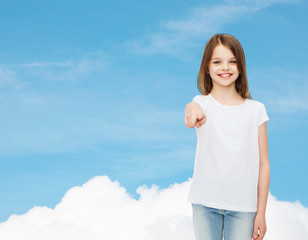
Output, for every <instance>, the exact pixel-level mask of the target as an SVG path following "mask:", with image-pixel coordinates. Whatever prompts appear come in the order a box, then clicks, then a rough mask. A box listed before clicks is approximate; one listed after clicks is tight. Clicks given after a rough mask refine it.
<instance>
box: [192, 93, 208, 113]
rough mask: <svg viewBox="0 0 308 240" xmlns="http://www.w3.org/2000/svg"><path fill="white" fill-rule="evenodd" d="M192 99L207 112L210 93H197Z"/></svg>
mask: <svg viewBox="0 0 308 240" xmlns="http://www.w3.org/2000/svg"><path fill="white" fill-rule="evenodd" d="M192 101H193V102H195V103H198V104H199V105H200V106H201V108H202V109H203V110H204V112H206V110H207V108H208V104H209V95H203V94H200V95H196V96H195V97H193V99H192Z"/></svg>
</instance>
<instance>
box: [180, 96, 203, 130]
mask: <svg viewBox="0 0 308 240" xmlns="http://www.w3.org/2000/svg"><path fill="white" fill-rule="evenodd" d="M205 121H206V116H205V114H204V112H203V110H202V108H201V107H200V105H199V104H198V103H195V102H191V103H188V104H187V105H186V107H185V125H186V126H187V127H189V128H193V127H194V126H196V127H197V128H198V127H201V126H202V125H203V124H204V123H205Z"/></svg>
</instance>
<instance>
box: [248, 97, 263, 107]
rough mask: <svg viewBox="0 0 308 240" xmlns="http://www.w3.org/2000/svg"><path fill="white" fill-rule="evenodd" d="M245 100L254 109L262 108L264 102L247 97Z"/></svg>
mask: <svg viewBox="0 0 308 240" xmlns="http://www.w3.org/2000/svg"><path fill="white" fill-rule="evenodd" d="M247 102H248V103H249V105H250V106H251V107H252V108H254V109H255V110H259V109H261V108H264V104H263V103H262V102H260V101H258V100H253V99H248V98H247Z"/></svg>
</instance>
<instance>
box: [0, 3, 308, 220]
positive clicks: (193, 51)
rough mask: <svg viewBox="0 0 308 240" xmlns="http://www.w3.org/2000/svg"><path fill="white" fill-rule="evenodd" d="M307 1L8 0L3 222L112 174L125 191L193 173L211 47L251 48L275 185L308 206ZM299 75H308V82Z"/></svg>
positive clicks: (3, 21)
mask: <svg viewBox="0 0 308 240" xmlns="http://www.w3.org/2000/svg"><path fill="white" fill-rule="evenodd" d="M307 10H308V4H307V1H303V0H302V1H300V0H298V1H292V0H289V1H288V0H281V1H279V0H269V1H263V0H261V1H248V0H242V1H241V0H239V1H237V0H234V1H232V0H229V1H206V2H203V1H174V0H166V1H76V0H75V1H65V2H63V1H57V0H56V1H52V2H51V1H1V2H0V30H1V37H0V112H1V118H0V126H1V134H0V196H1V198H0V199H1V200H0V201H1V204H0V221H5V220H6V219H7V218H8V217H9V216H10V215H12V214H23V213H25V212H27V210H28V209H30V208H32V207H33V206H35V205H36V206H48V207H54V206H55V204H56V203H58V202H59V201H60V200H61V198H62V197H63V195H64V193H65V192H66V191H67V190H68V189H70V188H71V187H73V186H78V185H81V184H83V183H84V182H86V181H88V180H89V179H90V178H92V177H94V176H99V175H108V176H109V177H110V178H111V179H112V180H117V181H119V182H120V183H121V185H123V186H125V187H126V188H127V190H128V191H129V193H131V194H133V195H136V197H138V195H137V194H136V193H135V191H136V188H137V187H138V186H141V185H143V184H146V185H149V186H150V185H152V184H157V185H159V186H160V187H167V186H169V185H170V184H172V183H175V182H183V181H186V180H187V179H188V178H189V177H191V176H192V171H193V163H194V154H195V145H196V134H195V130H194V129H188V128H186V127H185V125H184V108H185V105H186V104H187V103H188V102H189V101H191V99H192V98H193V97H194V96H195V95H196V94H199V93H198V90H197V87H196V76H197V74H198V70H199V67H200V62H201V57H202V52H203V48H204V45H205V43H206V41H207V40H208V39H209V37H210V36H211V35H213V34H214V33H223V32H224V33H230V34H232V35H234V36H236V37H237V38H238V39H239V40H240V42H241V43H242V45H243V48H244V51H245V54H246V61H247V73H248V80H249V89H250V92H251V95H252V97H253V99H256V100H258V101H261V102H262V103H264V105H265V107H266V109H267V113H268V116H269V118H270V120H269V122H268V141H269V160H270V164H271V184H270V191H271V193H272V194H273V195H274V196H276V197H277V199H279V200H284V201H292V202H293V201H296V200H299V201H300V202H301V203H302V204H303V205H304V206H306V207H308V193H307V191H306V190H305V191H303V187H304V186H305V185H306V183H307V182H308V176H307V174H306V172H307V167H308V161H307V160H308V159H307V153H308V152H307V134H308V125H307V123H308V105H307V102H308V96H307V92H308V83H307V77H306V74H305V71H306V70H307V57H306V56H307V52H308V51H307V50H308V47H307V44H306V39H307V37H308V36H307V32H308V31H307V30H308V29H307V24H306V23H307V20H308V19H307V16H306V15H307V14H306V12H307ZM303 73H304V74H303Z"/></svg>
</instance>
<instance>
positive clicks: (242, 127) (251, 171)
mask: <svg viewBox="0 0 308 240" xmlns="http://www.w3.org/2000/svg"><path fill="white" fill-rule="evenodd" d="M193 102H196V103H198V104H199V105H200V106H201V108H202V109H203V111H204V113H205V115H206V122H205V124H203V125H202V126H201V127H199V128H196V132H197V138H198V141H197V149H196V155H195V167H194V174H193V178H192V183H191V188H190V192H189V195H188V201H189V202H191V203H195V204H202V205H204V206H208V207H213V208H219V209H224V210H231V211H244V212H256V211H257V200H258V199H257V193H258V179H259V143H258V134H259V126H260V125H261V124H262V123H264V122H265V121H268V120H269V118H268V116H267V113H266V110H265V107H264V105H263V103H261V102H258V101H256V100H251V99H246V101H245V103H243V104H241V105H237V106H226V105H222V104H220V103H219V102H218V101H217V100H216V99H215V98H214V97H213V96H212V95H211V94H208V95H197V96H195V97H194V98H193Z"/></svg>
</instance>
